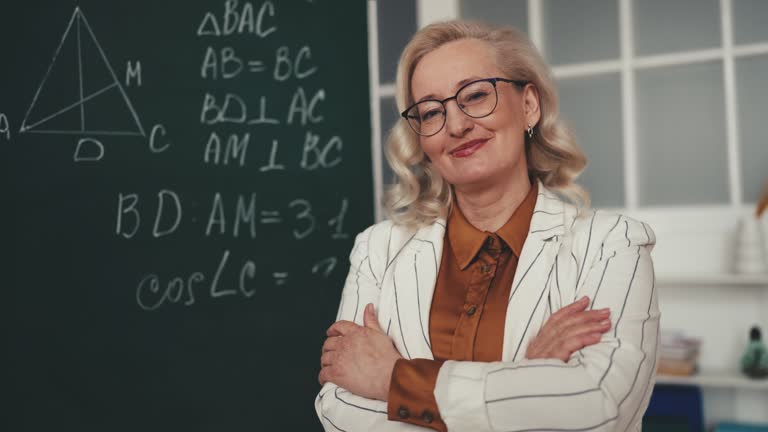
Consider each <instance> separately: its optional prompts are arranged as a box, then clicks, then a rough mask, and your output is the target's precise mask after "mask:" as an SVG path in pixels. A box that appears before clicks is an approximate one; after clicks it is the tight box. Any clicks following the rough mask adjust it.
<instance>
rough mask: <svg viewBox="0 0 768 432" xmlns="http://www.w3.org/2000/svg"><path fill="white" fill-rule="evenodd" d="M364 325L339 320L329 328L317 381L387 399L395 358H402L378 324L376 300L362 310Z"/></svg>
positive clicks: (357, 393)
mask: <svg viewBox="0 0 768 432" xmlns="http://www.w3.org/2000/svg"><path fill="white" fill-rule="evenodd" d="M363 323H364V324H365V325H364V326H362V327H361V326H359V325H357V324H355V323H353V322H350V321H338V322H336V323H334V324H333V325H332V326H331V327H329V328H328V330H327V331H326V334H327V335H328V339H326V340H325V343H324V344H323V354H322V357H321V358H320V364H321V366H322V368H321V370H320V375H319V376H318V381H320V384H321V385H322V384H325V382H326V381H330V382H332V383H334V384H336V385H338V386H339V387H343V388H344V389H347V390H349V391H351V392H352V393H354V394H356V395H358V396H362V397H365V398H368V399H378V400H382V401H386V400H387V395H388V394H389V381H390V379H391V378H392V369H394V367H395V362H396V361H397V360H398V359H399V358H401V357H402V356H401V355H400V353H398V352H397V349H396V348H395V346H394V344H393V343H392V340H391V339H390V338H389V336H387V335H386V333H385V332H384V331H383V330H382V329H381V327H379V322H378V319H377V318H376V312H374V310H373V304H371V303H369V304H368V305H366V307H365V312H364V313H363Z"/></svg>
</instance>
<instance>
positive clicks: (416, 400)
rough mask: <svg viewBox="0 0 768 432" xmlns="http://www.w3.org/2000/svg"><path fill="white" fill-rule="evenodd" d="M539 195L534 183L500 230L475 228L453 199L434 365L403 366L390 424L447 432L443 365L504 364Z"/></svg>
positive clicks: (433, 331) (436, 307)
mask: <svg viewBox="0 0 768 432" xmlns="http://www.w3.org/2000/svg"><path fill="white" fill-rule="evenodd" d="M537 195H538V184H537V182H533V185H532V187H531V189H530V191H529V192H528V195H526V197H525V199H523V202H522V203H520V206H519V207H518V208H517V210H515V212H514V213H513V214H512V216H511V217H510V218H509V220H508V221H507V222H506V223H505V224H504V225H503V226H502V227H501V228H499V230H498V231H496V232H495V233H491V232H487V231H480V230H479V229H477V228H475V227H474V226H472V225H471V224H470V223H469V222H468V221H467V220H466V218H465V217H464V215H463V214H462V213H461V210H460V209H459V207H458V205H456V203H455V202H454V205H453V211H451V214H450V215H449V217H448V223H447V229H446V234H445V240H444V246H443V253H442V261H441V264H440V270H439V272H438V275H437V282H436V284H435V292H434V295H433V298H432V307H431V310H430V316H429V336H430V340H431V344H432V354H433V355H434V357H435V360H429V359H412V360H407V359H400V360H398V361H397V363H396V364H395V368H394V370H393V371H392V381H391V382H390V389H389V396H388V400H387V414H388V418H389V419H390V420H396V421H403V422H407V423H412V424H416V425H419V426H424V427H429V428H432V429H435V430H438V431H446V430H447V429H446V426H445V423H444V422H443V420H442V419H441V418H440V413H439V412H438V409H437V403H436V402H435V396H434V389H435V383H436V382H437V374H438V372H439V371H440V366H442V364H443V362H444V361H446V360H460V361H461V360H464V361H482V362H492V361H500V360H501V351H502V346H503V340H504V321H505V319H506V312H507V302H508V299H509V294H510V290H511V288H512V280H513V278H514V276H515V270H516V269H517V261H518V258H519V257H520V253H521V251H522V249H523V243H525V239H526V237H527V236H528V228H529V226H530V223H531V217H532V216H533V209H534V206H535V204H536V196H537Z"/></svg>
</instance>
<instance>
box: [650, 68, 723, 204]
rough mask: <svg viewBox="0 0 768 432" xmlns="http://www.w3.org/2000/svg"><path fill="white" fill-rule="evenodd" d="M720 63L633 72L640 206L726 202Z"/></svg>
mask: <svg viewBox="0 0 768 432" xmlns="http://www.w3.org/2000/svg"><path fill="white" fill-rule="evenodd" d="M723 99H724V97H723V68H722V64H721V63H704V64H694V65H685V66H675V67H666V68H661V69H650V70H640V71H637V117H638V118H637V156H638V179H637V180H638V197H639V201H640V204H641V205H680V204H682V205H686V204H713V203H727V202H729V195H728V171H727V168H728V162H727V143H726V134H725V108H724V104H723Z"/></svg>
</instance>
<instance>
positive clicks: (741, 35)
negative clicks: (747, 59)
mask: <svg viewBox="0 0 768 432" xmlns="http://www.w3.org/2000/svg"><path fill="white" fill-rule="evenodd" d="M766 22H768V2H767V1H765V0H733V40H734V41H735V42H736V43H737V44H747V43H755V42H768V26H767V25H765V23H766Z"/></svg>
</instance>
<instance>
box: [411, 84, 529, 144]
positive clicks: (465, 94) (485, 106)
mask: <svg viewBox="0 0 768 432" xmlns="http://www.w3.org/2000/svg"><path fill="white" fill-rule="evenodd" d="M499 81H501V82H506V83H512V84H515V85H516V86H518V87H520V88H523V87H525V85H526V84H528V82H527V81H519V80H510V79H506V78H486V79H480V80H476V81H472V82H470V83H467V84H465V85H463V86H462V87H461V88H460V89H459V91H457V92H456V94H455V95H454V96H451V97H449V98H445V99H443V100H438V99H426V100H423V101H420V102H417V103H415V104H413V105H411V106H410V107H409V108H408V109H406V110H405V111H403V112H402V113H401V114H400V115H401V116H402V117H403V118H404V119H406V120H407V121H408V124H409V125H410V126H411V129H413V131H414V132H416V133H417V134H419V135H421V136H432V135H435V134H437V133H438V132H440V131H441V130H442V129H443V127H444V126H445V118H446V114H445V113H446V109H445V104H446V102H448V101H449V100H451V99H456V105H458V107H459V109H460V110H461V111H462V112H463V113H464V114H466V115H467V116H469V117H472V118H483V117H487V116H489V115H491V113H492V112H493V110H495V109H496V105H497V104H498V102H499V95H498V92H497V91H496V83H497V82H499Z"/></svg>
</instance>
